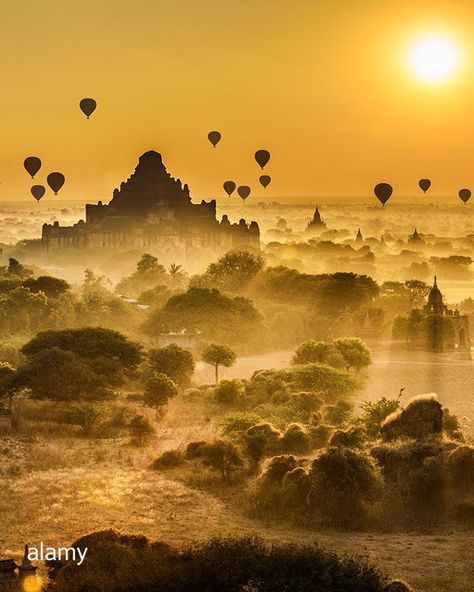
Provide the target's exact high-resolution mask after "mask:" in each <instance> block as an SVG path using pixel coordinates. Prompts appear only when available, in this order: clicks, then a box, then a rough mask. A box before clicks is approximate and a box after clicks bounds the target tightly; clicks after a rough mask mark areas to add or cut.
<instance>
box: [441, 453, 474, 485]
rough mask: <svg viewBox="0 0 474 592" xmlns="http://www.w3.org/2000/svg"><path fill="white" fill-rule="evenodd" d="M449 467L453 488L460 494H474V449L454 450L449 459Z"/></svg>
mask: <svg viewBox="0 0 474 592" xmlns="http://www.w3.org/2000/svg"><path fill="white" fill-rule="evenodd" d="M447 466H448V471H449V476H450V480H451V484H452V487H453V489H454V490H455V491H456V492H457V493H458V494H460V495H466V494H469V493H472V492H474V447H472V446H459V447H458V448H456V449H454V450H453V451H452V452H450V453H449V455H448V457H447Z"/></svg>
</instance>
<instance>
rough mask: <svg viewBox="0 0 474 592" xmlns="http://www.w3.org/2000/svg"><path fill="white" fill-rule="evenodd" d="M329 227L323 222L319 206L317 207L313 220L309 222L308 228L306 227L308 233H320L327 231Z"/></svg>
mask: <svg viewBox="0 0 474 592" xmlns="http://www.w3.org/2000/svg"><path fill="white" fill-rule="evenodd" d="M326 227H327V225H326V222H324V221H323V219H322V218H321V214H320V212H319V206H316V209H315V210H314V216H313V219H312V220H311V221H310V222H309V224H308V226H307V227H306V232H311V231H318V232H320V231H321V230H325V229H326Z"/></svg>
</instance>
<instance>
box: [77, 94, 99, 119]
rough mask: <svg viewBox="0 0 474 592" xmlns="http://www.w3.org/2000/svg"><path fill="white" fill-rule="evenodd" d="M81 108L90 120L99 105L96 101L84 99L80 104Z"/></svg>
mask: <svg viewBox="0 0 474 592" xmlns="http://www.w3.org/2000/svg"><path fill="white" fill-rule="evenodd" d="M79 107H80V108H81V111H82V112H83V113H84V115H85V116H86V117H87V119H89V117H90V116H91V115H92V113H94V111H95V108H96V107H97V103H96V102H95V100H94V99H82V100H81V101H80V103H79Z"/></svg>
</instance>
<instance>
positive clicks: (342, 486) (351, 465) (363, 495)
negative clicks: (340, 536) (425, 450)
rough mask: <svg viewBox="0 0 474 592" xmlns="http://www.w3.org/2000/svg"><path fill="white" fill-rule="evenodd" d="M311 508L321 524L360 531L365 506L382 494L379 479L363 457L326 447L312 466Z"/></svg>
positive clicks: (354, 452) (364, 515) (340, 449)
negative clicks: (358, 529)
mask: <svg viewBox="0 0 474 592" xmlns="http://www.w3.org/2000/svg"><path fill="white" fill-rule="evenodd" d="M310 475H311V477H312V480H313V488H312V490H311V494H310V502H311V505H312V508H313V509H314V511H315V512H316V514H317V515H318V516H319V518H320V520H321V522H322V523H323V524H328V525H330V526H334V527H336V528H346V529H351V528H360V527H362V526H363V525H364V524H365V521H366V506H367V505H368V504H371V503H373V502H375V501H376V500H377V498H378V497H379V494H380V493H381V479H380V477H379V474H378V470H377V468H376V467H375V465H374V463H373V462H372V460H371V459H370V457H368V456H367V455H366V454H364V453H363V452H360V451H354V450H351V449H349V448H328V449H327V450H325V451H324V452H322V453H321V454H320V455H319V456H318V457H317V458H316V459H315V460H314V461H313V463H312V465H311V471H310Z"/></svg>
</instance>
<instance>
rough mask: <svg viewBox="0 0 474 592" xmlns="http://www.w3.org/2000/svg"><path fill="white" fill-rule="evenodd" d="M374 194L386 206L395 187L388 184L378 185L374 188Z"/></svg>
mask: <svg viewBox="0 0 474 592" xmlns="http://www.w3.org/2000/svg"><path fill="white" fill-rule="evenodd" d="M374 193H375V197H376V198H377V199H378V200H379V202H380V203H381V204H382V205H383V206H384V205H385V204H386V203H387V201H388V200H389V198H390V196H391V195H392V193H393V187H392V186H391V185H389V184H388V183H378V185H376V186H375V187H374Z"/></svg>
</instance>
